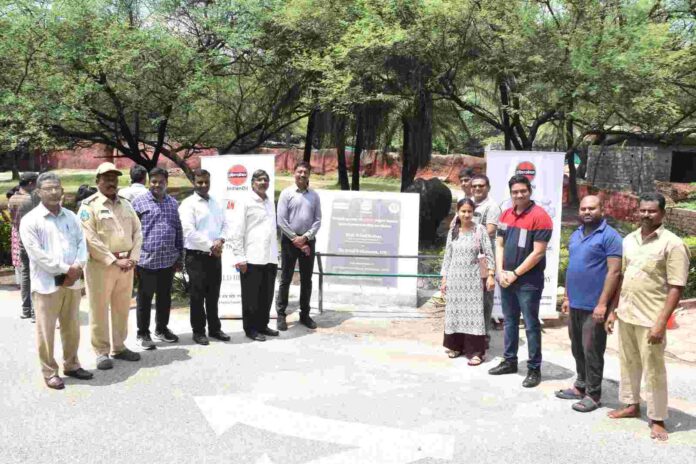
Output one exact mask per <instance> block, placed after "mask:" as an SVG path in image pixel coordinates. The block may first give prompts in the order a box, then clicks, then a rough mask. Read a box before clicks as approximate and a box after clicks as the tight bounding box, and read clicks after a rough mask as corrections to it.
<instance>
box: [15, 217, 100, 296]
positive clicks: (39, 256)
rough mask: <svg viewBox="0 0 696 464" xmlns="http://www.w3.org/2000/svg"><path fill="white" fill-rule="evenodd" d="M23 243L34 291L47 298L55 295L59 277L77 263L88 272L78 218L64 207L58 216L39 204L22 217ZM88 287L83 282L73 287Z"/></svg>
mask: <svg viewBox="0 0 696 464" xmlns="http://www.w3.org/2000/svg"><path fill="white" fill-rule="evenodd" d="M19 234H20V236H21V237H22V243H23V244H24V248H25V249H26V251H27V255H29V268H30V279H31V290H32V291H33V292H38V293H41V294H44V295H47V294H50V293H55V292H56V291H58V287H57V286H56V283H55V277H56V276H58V275H60V274H66V273H67V272H68V269H69V268H70V266H72V265H73V264H77V265H78V266H80V267H81V268H83V269H84V267H85V264H86V263H87V244H86V242H85V235H84V233H83V232H82V226H80V221H78V219H77V216H76V215H75V213H73V212H72V211H70V210H67V209H65V208H61V209H60V212H59V213H58V214H57V215H54V214H53V213H51V212H50V211H49V210H48V209H46V207H45V206H44V205H43V204H39V205H37V206H36V208H34V209H33V210H31V211H30V212H29V213H27V214H26V216H24V217H23V218H22V223H21V225H20V228H19ZM82 287H84V283H83V280H82V279H79V280H77V281H76V282H75V283H74V284H73V285H72V286H70V287H69V288H71V289H73V290H78V289H81V288H82Z"/></svg>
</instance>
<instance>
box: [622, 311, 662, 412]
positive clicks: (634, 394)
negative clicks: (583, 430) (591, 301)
mask: <svg viewBox="0 0 696 464" xmlns="http://www.w3.org/2000/svg"><path fill="white" fill-rule="evenodd" d="M648 333H650V329H649V328H648V327H643V326H640V325H634V324H630V323H628V322H624V321H622V320H620V319H619V358H620V359H621V384H620V388H619V400H620V401H621V402H622V403H625V404H639V403H640V384H641V380H643V382H644V386H645V401H646V403H648V418H650V419H652V420H656V421H660V420H665V419H667V369H666V367H665V346H666V344H667V340H666V339H665V340H663V341H662V343H660V344H659V345H649V344H648Z"/></svg>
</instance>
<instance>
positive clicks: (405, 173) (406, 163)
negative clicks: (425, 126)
mask: <svg viewBox="0 0 696 464" xmlns="http://www.w3.org/2000/svg"><path fill="white" fill-rule="evenodd" d="M403 131H404V134H403V145H402V148H401V152H402V153H401V191H402V192H405V191H406V189H407V188H409V187H410V186H411V184H413V180H414V179H415V178H416V172H417V171H418V165H417V164H416V163H415V160H413V156H411V150H412V147H411V145H410V143H411V142H410V140H411V126H410V124H409V122H408V120H407V119H406V118H404V120H403Z"/></svg>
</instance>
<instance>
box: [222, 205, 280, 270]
mask: <svg viewBox="0 0 696 464" xmlns="http://www.w3.org/2000/svg"><path fill="white" fill-rule="evenodd" d="M232 217H233V220H232V227H231V233H230V244H231V246H232V252H233V253H234V263H235V264H239V263H248V264H259V265H264V264H278V237H277V233H276V230H277V229H276V215H275V208H274V207H273V202H272V201H271V200H270V198H269V197H268V196H267V197H266V198H265V199H263V198H261V197H260V196H258V195H257V194H256V193H255V192H253V191H252V192H249V193H248V194H247V195H245V196H244V197H243V198H242V199H241V200H240V201H238V202H237V203H236V204H235V206H234V210H233V212H232Z"/></svg>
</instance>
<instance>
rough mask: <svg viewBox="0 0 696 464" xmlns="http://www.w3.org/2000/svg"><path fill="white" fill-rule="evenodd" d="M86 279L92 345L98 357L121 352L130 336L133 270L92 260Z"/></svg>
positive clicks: (89, 262)
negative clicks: (124, 270) (129, 312)
mask: <svg viewBox="0 0 696 464" xmlns="http://www.w3.org/2000/svg"><path fill="white" fill-rule="evenodd" d="M85 281H86V283H87V297H88V298H89V325H90V329H91V332H92V348H93V349H94V352H95V353H96V354H97V356H102V355H109V354H112V355H113V354H116V353H120V352H121V351H123V350H124V349H125V348H126V346H125V345H124V342H125V341H126V337H128V311H129V309H130V302H131V295H132V294H133V271H132V270H130V271H128V272H123V271H121V269H120V268H119V267H118V266H115V265H111V266H107V265H105V264H102V263H99V262H96V261H93V260H89V261H88V262H87V267H86V269H85ZM109 310H111V311H109Z"/></svg>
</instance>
